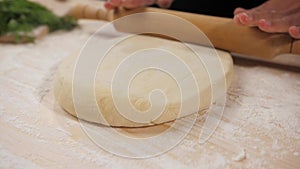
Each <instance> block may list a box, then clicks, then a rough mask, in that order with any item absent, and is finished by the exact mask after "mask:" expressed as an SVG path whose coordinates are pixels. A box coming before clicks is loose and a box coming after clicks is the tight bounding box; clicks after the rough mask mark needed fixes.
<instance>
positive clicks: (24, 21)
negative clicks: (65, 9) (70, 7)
mask: <svg viewBox="0 0 300 169" xmlns="http://www.w3.org/2000/svg"><path fill="white" fill-rule="evenodd" d="M41 25H47V26H48V27H49V30H50V32H52V31H56V30H60V29H65V30H71V29H73V28H74V27H75V26H77V23H76V20H75V19H74V18H73V17H71V16H66V17H58V16H56V15H55V14H53V13H52V12H51V11H50V10H48V9H47V8H45V7H44V6H42V5H40V4H37V3H34V2H30V1H28V0H0V36H1V35H4V34H8V33H10V34H13V35H14V36H15V38H16V39H19V36H20V35H24V34H25V35H27V34H28V33H29V32H31V31H32V30H33V29H34V28H36V27H38V26H41Z"/></svg>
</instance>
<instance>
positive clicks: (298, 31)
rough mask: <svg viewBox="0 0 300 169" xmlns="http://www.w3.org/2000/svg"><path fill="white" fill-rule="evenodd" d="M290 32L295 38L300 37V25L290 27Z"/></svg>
mask: <svg viewBox="0 0 300 169" xmlns="http://www.w3.org/2000/svg"><path fill="white" fill-rule="evenodd" d="M289 34H290V36H291V37H293V38H295V39H300V26H298V27H297V26H291V27H290V28H289Z"/></svg>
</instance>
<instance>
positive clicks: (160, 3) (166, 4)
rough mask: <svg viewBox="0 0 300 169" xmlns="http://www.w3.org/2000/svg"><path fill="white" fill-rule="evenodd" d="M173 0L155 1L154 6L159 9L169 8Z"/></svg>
mask: <svg viewBox="0 0 300 169" xmlns="http://www.w3.org/2000/svg"><path fill="white" fill-rule="evenodd" d="M172 2H173V0H157V2H156V4H157V5H158V6H159V7H161V8H169V7H170V6H171V4H172Z"/></svg>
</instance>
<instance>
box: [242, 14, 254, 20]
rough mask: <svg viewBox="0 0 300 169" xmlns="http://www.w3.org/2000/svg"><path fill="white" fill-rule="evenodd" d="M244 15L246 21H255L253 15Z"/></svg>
mask: <svg viewBox="0 0 300 169" xmlns="http://www.w3.org/2000/svg"><path fill="white" fill-rule="evenodd" d="M243 15H244V16H245V20H246V21H252V20H253V17H252V15H250V14H247V13H243Z"/></svg>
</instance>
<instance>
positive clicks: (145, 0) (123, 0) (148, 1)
mask: <svg viewBox="0 0 300 169" xmlns="http://www.w3.org/2000/svg"><path fill="white" fill-rule="evenodd" d="M172 2H173V0H108V1H107V2H106V3H105V4H104V6H105V8H106V9H109V10H110V9H115V8H117V7H119V6H122V7H125V8H129V9H133V8H138V7H143V6H149V5H153V4H157V5H158V6H159V7H161V8H168V7H170V5H171V4H172Z"/></svg>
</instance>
